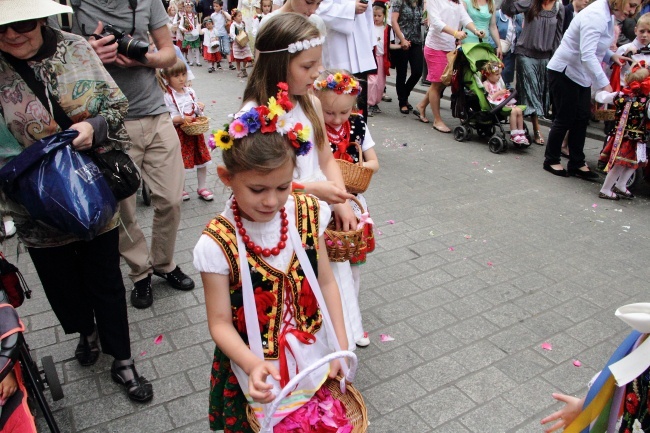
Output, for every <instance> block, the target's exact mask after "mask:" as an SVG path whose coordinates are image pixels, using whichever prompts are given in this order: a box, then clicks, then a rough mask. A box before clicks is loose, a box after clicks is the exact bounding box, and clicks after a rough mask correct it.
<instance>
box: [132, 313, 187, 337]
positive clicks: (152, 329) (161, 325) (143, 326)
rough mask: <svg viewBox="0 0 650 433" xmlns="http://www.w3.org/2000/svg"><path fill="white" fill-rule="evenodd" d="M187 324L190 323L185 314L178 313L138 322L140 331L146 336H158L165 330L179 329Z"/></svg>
mask: <svg viewBox="0 0 650 433" xmlns="http://www.w3.org/2000/svg"><path fill="white" fill-rule="evenodd" d="M187 325H189V321H188V320H187V318H186V317H185V315H183V314H176V313H172V314H166V315H164V316H157V317H154V318H152V319H146V320H142V321H140V322H138V327H139V329H140V333H141V334H142V336H143V337H144V338H146V337H156V336H158V335H160V334H162V333H163V331H164V330H171V329H179V328H183V327H185V326H187Z"/></svg>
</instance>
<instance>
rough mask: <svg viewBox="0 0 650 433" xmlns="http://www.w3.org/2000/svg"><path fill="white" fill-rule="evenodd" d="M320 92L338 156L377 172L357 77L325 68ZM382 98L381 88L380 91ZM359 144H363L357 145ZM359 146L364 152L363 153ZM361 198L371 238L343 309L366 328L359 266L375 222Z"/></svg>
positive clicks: (355, 325)
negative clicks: (358, 103) (358, 105)
mask: <svg viewBox="0 0 650 433" xmlns="http://www.w3.org/2000/svg"><path fill="white" fill-rule="evenodd" d="M314 88H315V89H316V91H317V92H316V95H317V96H318V99H320V102H321V105H322V106H323V116H324V118H325V128H326V129H327V138H328V141H329V143H330V148H331V150H332V153H333V154H334V158H336V159H342V160H344V161H348V162H351V163H354V164H358V163H359V157H360V156H362V157H363V166H364V167H367V168H370V169H371V170H372V171H373V172H376V171H377V170H379V161H378V160H377V154H376V153H375V150H374V149H373V147H374V146H375V142H374V141H373V139H372V137H371V136H370V131H369V130H368V127H367V125H366V122H364V120H363V116H360V115H358V114H353V113H352V109H353V108H354V107H355V105H356V98H357V95H358V94H359V93H360V92H361V87H360V86H359V84H358V82H357V81H356V80H355V79H354V77H353V76H352V75H351V74H350V73H349V72H348V71H344V70H333V71H325V72H323V73H322V74H321V75H320V77H318V79H317V80H316V82H314ZM379 95H380V97H381V90H380V92H379ZM357 144H358V145H359V147H357ZM359 148H360V149H361V152H362V155H359ZM356 196H357V200H359V202H360V203H361V205H362V206H363V209H364V213H363V214H362V213H361V209H359V208H358V207H357V205H356V204H354V205H353V208H354V212H355V215H356V216H357V218H359V219H360V220H361V221H362V222H363V224H364V236H365V237H366V239H367V240H368V241H369V242H368V245H367V247H366V249H365V250H364V251H362V252H361V253H360V254H359V256H358V257H353V258H352V259H350V264H352V276H353V278H354V292H343V293H342V297H343V312H344V317H345V319H346V321H353V320H354V321H355V322H356V323H351V324H349V325H348V326H349V327H350V328H351V329H363V326H362V324H361V311H360V310H359V287H360V284H361V283H360V277H359V266H358V265H361V264H363V263H365V262H366V253H368V252H372V250H373V249H374V240H373V238H372V222H371V220H370V218H369V215H368V204H367V203H366V199H365V198H364V197H363V195H362V194H357V195H356ZM356 343H357V345H359V346H367V344H365V343H369V341H368V335H367V333H365V332H364V334H363V339H361V340H358V341H357V342H356Z"/></svg>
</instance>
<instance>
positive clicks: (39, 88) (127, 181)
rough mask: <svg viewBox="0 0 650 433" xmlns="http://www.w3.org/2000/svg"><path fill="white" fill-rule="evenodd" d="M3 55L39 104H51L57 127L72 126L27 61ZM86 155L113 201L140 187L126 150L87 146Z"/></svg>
mask: <svg viewBox="0 0 650 433" xmlns="http://www.w3.org/2000/svg"><path fill="white" fill-rule="evenodd" d="M3 54H4V56H5V58H6V59H7V61H8V62H9V63H10V64H11V66H12V67H13V68H14V70H15V71H16V72H18V74H19V75H20V76H21V77H22V79H23V80H25V83H26V84H27V85H28V86H29V88H30V89H32V91H33V92H34V94H35V95H36V96H37V97H38V99H39V100H40V101H41V103H42V104H43V106H44V107H45V108H46V109H47V108H48V107H50V104H51V107H52V111H53V113H52V116H53V117H54V120H55V121H56V123H57V124H58V125H59V126H60V127H61V129H63V130H66V129H69V128H70V126H72V120H70V117H68V115H67V114H66V112H65V111H64V110H63V108H61V105H59V102H58V101H57V100H56V99H48V98H47V96H46V95H45V85H44V84H43V83H42V82H40V81H38V80H37V79H36V75H34V72H33V71H32V69H31V68H30V67H29V65H27V62H26V61H24V60H20V59H17V58H15V57H13V56H11V55H9V54H6V53H3ZM87 155H88V156H90V157H91V158H92V160H93V162H94V163H95V165H97V167H99V169H100V171H101V172H102V175H104V178H105V179H106V182H107V183H108V186H109V187H110V189H111V191H112V192H113V195H114V196H115V200H116V201H120V200H124V199H125V198H127V197H131V196H132V195H133V194H135V192H136V191H137V190H138V188H139V187H140V184H141V183H142V176H141V175H140V170H138V167H136V165H135V163H134V162H133V159H131V157H130V156H129V154H128V153H126V152H124V151H123V150H120V149H112V150H109V151H107V152H103V153H99V152H96V151H95V150H92V149H91V150H90V151H88V152H87Z"/></svg>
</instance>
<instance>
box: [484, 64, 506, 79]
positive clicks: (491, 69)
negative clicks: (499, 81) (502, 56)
mask: <svg viewBox="0 0 650 433" xmlns="http://www.w3.org/2000/svg"><path fill="white" fill-rule="evenodd" d="M503 67H504V66H503V63H501V62H496V61H491V62H487V63H486V64H485V66H483V71H482V72H483V76H484V77H485V78H487V76H488V75H490V74H496V73H497V72H499V71H500V70H502V69H503Z"/></svg>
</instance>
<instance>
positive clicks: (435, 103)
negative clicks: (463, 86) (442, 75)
mask: <svg viewBox="0 0 650 433" xmlns="http://www.w3.org/2000/svg"><path fill="white" fill-rule="evenodd" d="M445 87H446V86H445V85H444V84H442V83H435V82H432V83H431V87H429V90H428V91H427V94H428V95H429V104H431V111H433V127H434V128H435V129H437V130H438V131H440V132H450V131H451V129H449V127H448V126H447V125H445V122H444V121H443V120H442V117H441V116H440V97H441V96H442V92H443V91H444V90H445Z"/></svg>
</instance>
